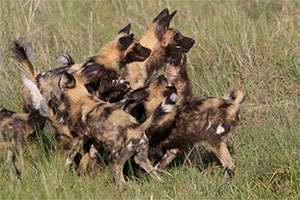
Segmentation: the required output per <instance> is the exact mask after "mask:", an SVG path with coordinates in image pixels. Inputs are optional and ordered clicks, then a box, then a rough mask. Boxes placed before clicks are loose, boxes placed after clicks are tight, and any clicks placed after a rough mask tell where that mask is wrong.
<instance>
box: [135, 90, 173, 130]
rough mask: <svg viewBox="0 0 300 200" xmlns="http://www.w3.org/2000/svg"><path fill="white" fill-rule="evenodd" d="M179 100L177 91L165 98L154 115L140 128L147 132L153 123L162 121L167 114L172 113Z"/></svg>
mask: <svg viewBox="0 0 300 200" xmlns="http://www.w3.org/2000/svg"><path fill="white" fill-rule="evenodd" d="M177 100H178V96H177V94H176V91H173V92H171V93H170V94H169V95H168V96H166V97H165V99H164V100H163V102H162V103H160V104H159V105H158V106H157V107H156V109H155V111H154V113H153V114H152V115H151V116H150V117H149V118H148V119H147V120H146V121H145V122H144V123H143V124H141V126H140V127H139V129H140V130H141V131H146V130H147V129H148V128H149V127H150V126H151V125H152V123H153V122H155V121H157V120H159V119H161V118H162V117H163V116H165V115H166V114H168V113H170V112H172V110H173V108H174V106H175V103H176V102H177Z"/></svg>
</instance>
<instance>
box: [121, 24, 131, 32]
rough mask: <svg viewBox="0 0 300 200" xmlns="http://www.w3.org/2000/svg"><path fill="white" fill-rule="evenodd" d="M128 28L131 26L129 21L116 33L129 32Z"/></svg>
mask: <svg viewBox="0 0 300 200" xmlns="http://www.w3.org/2000/svg"><path fill="white" fill-rule="evenodd" d="M130 28H131V23H129V24H127V25H126V26H125V27H124V28H122V29H121V30H120V31H119V32H118V34H121V33H124V34H127V35H128V34H129V33H130Z"/></svg>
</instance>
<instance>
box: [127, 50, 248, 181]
mask: <svg viewBox="0 0 300 200" xmlns="http://www.w3.org/2000/svg"><path fill="white" fill-rule="evenodd" d="M170 84H171V85H174V86H175V87H176V89H177V94H178V101H177V102H176V104H175V109H174V110H173V112H171V113H169V114H168V115H166V116H165V117H164V118H162V120H161V121H159V122H157V123H156V124H153V126H151V127H150V128H149V129H148V131H147V136H148V137H149V140H150V147H152V148H154V149H155V150H156V151H157V152H159V153H161V154H162V155H163V158H162V160H161V161H160V162H159V163H158V165H157V166H156V167H157V168H158V169H164V168H165V167H166V166H168V164H169V163H170V162H171V161H172V160H173V159H174V158H175V157H176V156H177V155H178V154H179V153H180V151H181V148H182V146H183V145H187V144H188V145H194V144H198V143H204V144H206V146H207V147H208V148H209V149H210V150H211V151H213V152H214V154H215V155H216V156H217V157H218V158H219V160H220V161H221V163H222V164H223V166H224V167H225V168H226V174H225V175H226V176H227V175H229V176H230V177H231V176H232V175H233V174H234V169H235V165H234V163H233V160H232V157H231V155H230V153H229V151H228V149H227V146H226V142H227V139H228V138H229V136H230V135H231V132H232V130H233V128H234V127H235V126H236V125H237V122H238V119H239V110H240V104H241V103H242V102H243V101H244V98H245V93H244V92H243V91H241V90H235V91H233V92H231V93H230V94H229V95H228V96H226V97H223V98H218V97H209V98H196V97H193V95H192V93H191V89H190V83H189V79H188V76H187V72H186V55H185V54H181V55H179V56H178V55H177V56H175V57H172V58H170V59H169V63H168V64H167V66H166V68H165V72H164V76H162V77H160V78H159V79H158V80H156V81H155V82H154V83H152V84H150V86H149V87H147V88H144V89H141V90H138V91H136V93H134V92H133V93H132V95H133V97H134V98H135V99H139V100H140V101H141V100H142V99H143V98H144V97H146V99H144V100H142V101H144V104H145V109H146V111H147V113H148V114H149V113H151V112H153V107H155V105H157V104H158V101H159V100H160V99H161V98H163V94H164V93H165V92H166V91H165V90H166V86H167V85H170Z"/></svg>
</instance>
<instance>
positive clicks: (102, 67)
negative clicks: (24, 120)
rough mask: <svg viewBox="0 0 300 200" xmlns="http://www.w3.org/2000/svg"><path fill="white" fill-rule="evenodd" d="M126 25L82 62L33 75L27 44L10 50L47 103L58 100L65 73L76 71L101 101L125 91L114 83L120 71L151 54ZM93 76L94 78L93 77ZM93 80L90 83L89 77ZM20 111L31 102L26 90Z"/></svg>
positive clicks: (124, 85)
mask: <svg viewBox="0 0 300 200" xmlns="http://www.w3.org/2000/svg"><path fill="white" fill-rule="evenodd" d="M130 27H131V26H130V24H128V25H127V26H126V27H125V28H123V29H122V30H120V31H119V33H118V35H117V37H116V38H115V39H114V40H112V41H110V42H108V43H107V44H106V45H104V46H103V47H102V48H101V49H100V51H99V53H98V54H97V55H95V56H93V57H91V58H89V59H88V60H87V61H86V62H85V63H80V64H74V63H73V62H71V64H69V65H66V66H64V67H59V68H56V69H52V70H49V71H46V72H43V73H37V72H36V71H35V70H34V68H33V65H32V59H31V57H32V48H31V44H30V43H28V42H27V41H26V40H25V39H23V38H20V39H18V40H15V42H14V46H13V48H12V50H13V52H14V53H15V55H16V58H17V59H18V60H19V62H21V64H22V67H23V68H24V70H25V71H26V72H28V74H29V75H31V79H32V80H33V81H34V82H36V83H37V85H38V87H39V89H40V91H41V93H42V94H43V95H44V96H45V97H46V99H47V100H48V101H49V100H50V99H52V100H53V101H58V99H59V98H60V95H61V91H60V89H59V87H58V80H59V79H60V77H61V76H62V74H63V73H64V72H66V71H68V72H77V73H78V74H80V75H81V76H83V77H84V79H85V85H86V86H87V88H89V90H90V91H91V92H93V93H94V94H95V95H96V96H98V97H100V98H101V99H103V100H107V99H108V98H109V93H110V92H111V91H112V90H114V89H115V88H114V87H115V86H117V87H118V89H120V88H122V89H123V90H127V89H128V86H129V84H128V82H125V81H117V80H118V79H119V78H120V73H121V69H122V68H123V67H124V66H126V65H127V64H128V63H131V62H134V61H143V60H145V59H146V58H147V57H148V56H149V55H150V53H151V51H150V50H149V49H147V48H145V47H143V46H141V45H140V44H139V42H138V41H137V40H135V39H134V37H133V36H134V35H133V34H129V32H130ZM94 74H97V76H94ZM91 76H92V77H95V79H94V80H91V79H90V77H91ZM23 100H24V111H25V112H29V111H30V109H31V107H32V106H31V102H30V98H29V95H28V91H26V90H25V91H24V94H23Z"/></svg>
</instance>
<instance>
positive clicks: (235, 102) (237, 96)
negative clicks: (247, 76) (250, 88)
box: [224, 90, 246, 120]
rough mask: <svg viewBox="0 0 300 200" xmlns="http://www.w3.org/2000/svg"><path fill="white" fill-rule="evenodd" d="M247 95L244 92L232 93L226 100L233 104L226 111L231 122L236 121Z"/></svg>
mask: <svg viewBox="0 0 300 200" xmlns="http://www.w3.org/2000/svg"><path fill="white" fill-rule="evenodd" d="M245 97H246V94H245V92H244V91H242V90H235V91H232V92H231V93H230V94H229V95H228V96H226V97H225V98H224V99H226V100H229V101H231V104H230V106H229V107H227V109H226V118H227V119H229V120H235V118H236V116H237V115H238V114H239V110H240V105H241V103H243V101H244V100H245Z"/></svg>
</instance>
